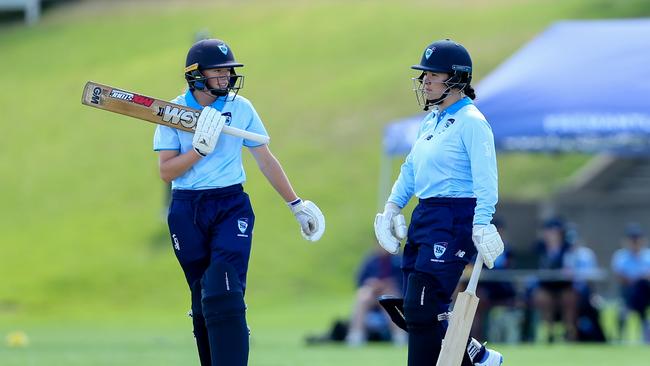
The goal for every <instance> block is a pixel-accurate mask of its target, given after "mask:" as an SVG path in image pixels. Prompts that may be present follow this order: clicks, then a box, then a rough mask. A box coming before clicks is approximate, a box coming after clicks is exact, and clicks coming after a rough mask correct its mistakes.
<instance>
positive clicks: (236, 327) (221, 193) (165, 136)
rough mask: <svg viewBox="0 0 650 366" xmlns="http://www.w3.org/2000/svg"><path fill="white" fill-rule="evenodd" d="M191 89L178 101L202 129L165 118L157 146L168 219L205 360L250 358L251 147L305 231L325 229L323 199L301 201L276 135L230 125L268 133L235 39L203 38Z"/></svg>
mask: <svg viewBox="0 0 650 366" xmlns="http://www.w3.org/2000/svg"><path fill="white" fill-rule="evenodd" d="M185 66H186V67H185V78H186V80H187V83H188V90H187V91H186V92H185V93H184V94H182V95H179V96H178V97H177V98H176V99H174V100H173V102H174V103H178V104H182V105H185V106H188V107H192V108H195V109H200V110H202V111H201V114H200V116H199V118H198V121H197V126H196V132H195V133H194V134H192V133H189V132H185V131H180V130H177V129H172V128H170V127H167V126H158V127H157V128H156V132H155V135H154V142H153V147H154V150H155V151H158V152H159V170H160V176H161V178H162V179H163V180H164V181H165V182H168V183H169V182H171V184H172V202H171V204H170V207H169V213H168V225H169V233H170V236H171V242H172V245H173V249H174V253H175V254H176V258H177V259H178V262H179V263H180V265H181V267H182V269H183V272H184V274H185V278H186V280H187V284H188V285H189V288H190V293H191V303H192V322H193V326H194V335H195V338H196V344H197V348H198V353H199V359H200V361H201V365H202V366H210V365H214V366H244V365H246V364H247V363H248V351H249V343H248V339H249V331H248V326H247V324H246V317H245V310H246V305H245V303H244V292H245V288H246V273H247V271H248V261H249V257H250V251H251V241H252V238H253V226H254V224H255V215H254V214H253V209H252V207H251V204H250V200H249V198H248V195H247V194H246V193H245V192H244V190H243V187H242V183H244V181H245V180H246V175H245V173H244V169H243V166H242V153H241V152H242V148H243V147H247V148H248V150H249V151H250V152H251V153H252V155H253V157H254V158H255V160H256V162H257V165H258V166H259V168H260V170H261V171H262V173H263V174H264V176H265V177H266V178H267V180H268V181H269V182H270V183H271V185H272V186H273V188H275V190H276V191H277V192H278V193H279V194H280V196H281V197H282V198H283V199H284V200H285V202H287V205H288V207H289V209H290V210H291V212H292V213H293V215H294V216H295V217H296V219H297V220H298V223H299V224H300V229H301V232H302V235H303V237H304V238H305V239H306V240H309V241H317V240H319V239H320V237H321V236H322V235H323V232H324V230H325V219H324V217H323V214H322V213H321V211H320V210H319V209H318V207H317V206H316V205H315V204H314V203H312V202H310V201H303V200H301V199H300V198H299V197H298V196H297V195H296V193H295V192H294V190H293V188H292V187H291V184H290V182H289V180H288V179H287V176H286V175H285V173H284V171H283V170H282V167H281V165H280V163H279V162H278V160H277V159H276V158H275V156H274V155H273V154H272V153H271V151H270V150H269V147H268V146H267V145H266V144H259V143H257V142H254V141H250V140H246V139H242V138H240V137H235V136H230V135H225V134H221V130H222V129H223V126H224V125H228V126H232V127H236V128H239V129H242V130H246V131H250V132H254V133H257V134H261V135H265V136H266V135H267V133H266V130H265V128H264V125H263V124H262V121H261V119H260V117H259V116H258V115H257V112H256V111H255V109H254V108H253V105H252V104H251V103H250V102H249V101H248V100H247V99H246V98H244V97H242V96H241V95H238V92H239V90H240V89H241V87H242V85H243V76H242V75H238V74H237V73H236V72H235V68H237V67H242V66H243V64H241V63H238V62H237V61H236V60H235V57H234V55H233V53H232V50H231V49H230V47H228V45H227V44H226V43H225V42H223V41H221V40H218V39H208V40H201V41H199V42H197V43H195V44H194V45H193V46H192V47H191V48H190V50H189V52H188V54H187V59H186V63H185Z"/></svg>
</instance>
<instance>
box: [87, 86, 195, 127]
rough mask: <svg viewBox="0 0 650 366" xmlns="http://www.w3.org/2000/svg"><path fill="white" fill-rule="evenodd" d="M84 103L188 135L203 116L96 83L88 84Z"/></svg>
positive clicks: (186, 108) (181, 107)
mask: <svg viewBox="0 0 650 366" xmlns="http://www.w3.org/2000/svg"><path fill="white" fill-rule="evenodd" d="M81 103H83V104H85V105H87V106H90V107H95V108H99V109H104V110H109V111H111V112H116V113H120V114H124V115H127V116H131V117H136V118H140V119H143V120H146V121H149V122H154V123H157V124H162V125H167V126H170V127H174V128H177V129H180V130H184V131H189V132H192V131H194V128H195V127H196V122H197V120H198V118H199V115H200V112H199V111H198V110H196V109H192V108H188V107H184V106H181V105H178V104H174V103H170V102H166V101H163V100H160V99H156V98H152V97H148V96H145V95H141V94H136V93H133V92H129V91H125V90H120V89H116V88H113V87H110V86H107V85H102V84H98V83H93V82H88V83H87V84H86V87H85V88H84V92H83V97H82V100H81Z"/></svg>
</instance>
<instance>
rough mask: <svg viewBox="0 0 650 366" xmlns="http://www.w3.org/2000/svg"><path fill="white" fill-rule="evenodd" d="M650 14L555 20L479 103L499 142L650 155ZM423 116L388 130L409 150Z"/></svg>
mask: <svg viewBox="0 0 650 366" xmlns="http://www.w3.org/2000/svg"><path fill="white" fill-rule="evenodd" d="M648 40H650V19H631V20H587V21H562V22H558V23H555V24H554V25H552V26H551V27H549V28H548V29H547V30H546V31H544V32H543V33H542V34H540V35H539V36H538V37H536V38H535V39H533V40H532V41H531V42H530V43H528V44H527V45H526V46H524V47H523V48H522V49H520V50H519V51H518V52H516V53H515V54H514V55H512V57H510V58H509V59H508V60H506V61H505V62H504V63H502V64H501V65H500V66H499V67H497V69H495V70H494V71H493V72H492V73H491V74H489V75H488V76H486V77H485V78H484V79H483V80H482V81H481V83H480V84H479V85H478V87H477V93H476V94H477V99H476V100H475V103H476V105H477V107H478V108H479V109H480V110H481V111H482V112H483V114H485V116H486V118H487V119H488V121H489V122H490V125H491V126H492V130H493V132H494V136H495V142H496V145H497V148H498V149H500V150H515V151H580V152H609V153H613V154H618V155H650V47H648V45H650V43H648ZM422 117H423V115H422V114H420V115H417V116H413V117H410V118H407V119H404V120H399V121H395V122H393V123H390V124H388V125H387V126H386V128H385V130H384V142H383V143H384V153H385V154H387V155H398V154H405V153H408V151H409V150H410V146H411V145H412V143H413V141H414V140H415V135H416V133H417V129H418V125H419V123H420V121H421V119H422Z"/></svg>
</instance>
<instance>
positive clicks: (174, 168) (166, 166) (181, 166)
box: [159, 150, 201, 183]
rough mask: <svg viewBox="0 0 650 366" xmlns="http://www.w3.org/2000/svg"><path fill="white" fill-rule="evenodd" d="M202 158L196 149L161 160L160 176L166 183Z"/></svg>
mask: <svg viewBox="0 0 650 366" xmlns="http://www.w3.org/2000/svg"><path fill="white" fill-rule="evenodd" d="M199 160H201V156H200V155H199V154H197V153H196V151H194V150H190V151H188V152H186V153H184V154H180V155H176V156H175V157H173V158H171V159H167V160H165V161H160V162H159V172H160V178H161V179H162V180H163V181H165V182H166V183H170V182H171V181H172V180H174V179H176V178H178V177H180V176H181V175H183V174H185V172H187V171H188V170H189V169H190V168H191V167H192V166H193V165H194V164H196V162H198V161H199Z"/></svg>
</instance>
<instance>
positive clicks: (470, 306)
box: [436, 292, 479, 366]
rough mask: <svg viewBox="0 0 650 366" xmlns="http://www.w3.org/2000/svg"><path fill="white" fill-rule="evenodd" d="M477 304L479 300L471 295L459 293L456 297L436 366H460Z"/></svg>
mask: <svg viewBox="0 0 650 366" xmlns="http://www.w3.org/2000/svg"><path fill="white" fill-rule="evenodd" d="M478 302H479V298H478V297H476V295H474V294H473V293H468V292H461V293H459V294H458V295H457V297H456V302H455V303H454V309H453V310H452V312H451V320H450V321H449V327H448V328H447V333H446V334H445V339H444V341H443V342H442V349H441V350H440V356H438V362H437V363H436V366H460V364H461V362H462V361H463V356H464V355H465V349H466V347H467V340H468V339H469V332H470V331H471V329H472V323H473V322H474V315H475V314H476V308H477V306H478Z"/></svg>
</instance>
